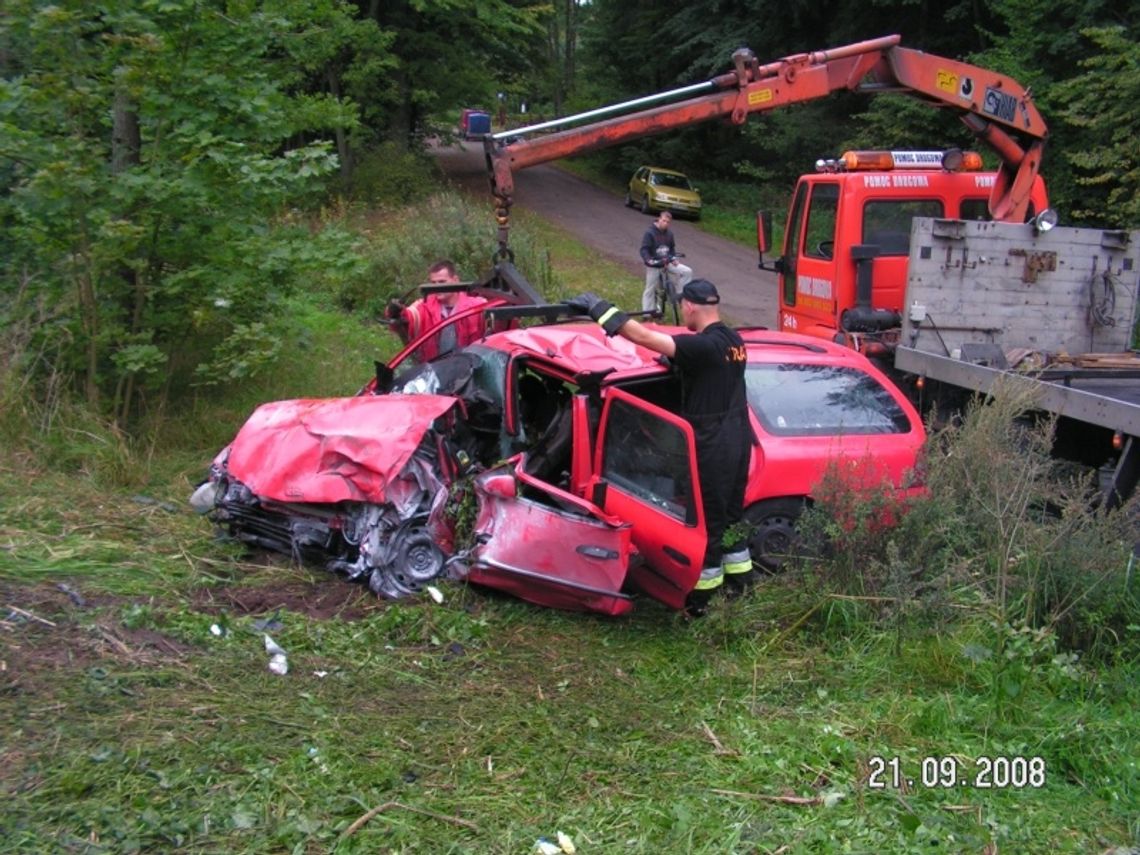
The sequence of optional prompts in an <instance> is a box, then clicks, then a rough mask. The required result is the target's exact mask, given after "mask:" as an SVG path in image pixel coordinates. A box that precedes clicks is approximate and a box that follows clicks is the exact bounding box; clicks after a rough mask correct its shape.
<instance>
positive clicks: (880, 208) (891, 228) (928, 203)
mask: <svg viewBox="0 0 1140 855" xmlns="http://www.w3.org/2000/svg"><path fill="white" fill-rule="evenodd" d="M944 216H946V214H945V209H944V208H943V205H942V202H940V201H939V200H938V199H898V200H878V201H874V202H868V203H867V204H866V205H865V206H864V208H863V243H865V244H874V245H875V246H877V247H878V248H879V255H880V256H883V255H909V254H910V221H911V220H913V219H914V218H915V217H944Z"/></svg>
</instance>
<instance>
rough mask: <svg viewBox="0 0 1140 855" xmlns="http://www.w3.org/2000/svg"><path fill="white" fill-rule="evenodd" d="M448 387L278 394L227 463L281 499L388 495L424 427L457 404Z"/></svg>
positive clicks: (260, 491)
mask: <svg viewBox="0 0 1140 855" xmlns="http://www.w3.org/2000/svg"><path fill="white" fill-rule="evenodd" d="M457 403H458V402H457V400H456V399H455V398H452V397H447V396H442V395H384V396H379V397H371V396H360V397H352V398H325V399H309V398H306V399H299V400H292V401H274V402H272V403H269V404H263V405H262V406H260V407H258V408H257V409H256V410H255V411H254V413H253V415H251V416H250V417H249V420H248V421H246V423H245V424H244V425H243V426H242V428H241V430H240V431H238V435H237V436H236V437H235V438H234V441H233V442H232V443H231V444H230V446H229V448H228V449H226V451H224V452H223V453H222V454H221V455H219V462H221V461H222V460H223V459H224V460H225V467H226V470H227V471H228V472H229V474H230V475H231V476H233V477H234V478H237V479H238V480H240V481H241V482H242V483H244V484H245V485H246V486H247V487H249V489H251V490H252V491H253V492H254V493H256V494H257V495H259V496H261V497H262V498H267V499H275V500H277V501H280V502H319V503H325V502H346V501H351V502H373V503H378V502H383V501H384V500H385V498H386V496H385V491H386V488H387V486H388V484H390V483H391V482H392V480H393V479H395V478H396V477H397V476H398V475H399V474H400V471H401V470H402V469H403V468H404V466H405V464H407V462H408V460H409V458H411V456H412V453H413V452H414V451H415V450H416V448H417V447H418V446H419V444H420V441H421V440H422V439H423V437H424V434H425V433H426V432H427V431H428V430H429V429H430V428H431V427H432V424H433V423H434V422H435V420H436V419H438V418H439V417H440V416H443V415H444V414H446V413H447V412H448V411H449V410H451V409H452V408H453V407H455V406H456V405H457Z"/></svg>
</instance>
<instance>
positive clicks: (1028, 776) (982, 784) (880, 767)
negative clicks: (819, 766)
mask: <svg viewBox="0 0 1140 855" xmlns="http://www.w3.org/2000/svg"><path fill="white" fill-rule="evenodd" d="M1045 780H1046V769H1045V760H1044V758H1042V757H1022V756H1020V755H1013V756H1010V757H1006V756H1003V755H1001V754H998V755H995V756H993V757H977V758H974V759H968V758H965V757H959V756H955V755H947V756H945V757H921V758H919V760H918V763H917V765H915V766H914V767H912V766H911V765H910V761H905V760H904V759H903V758H901V757H890V756H882V757H880V756H878V755H872V756H871V757H870V758H868V760H867V787H868V788H869V789H872V790H888V789H893V790H902V789H914V788H915V787H924V788H926V789H944V790H950V789H955V790H957V789H972V790H1000V789H1040V788H1041V787H1044V786H1045Z"/></svg>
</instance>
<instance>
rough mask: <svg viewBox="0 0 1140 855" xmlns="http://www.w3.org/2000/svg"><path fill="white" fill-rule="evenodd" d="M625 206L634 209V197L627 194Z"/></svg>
mask: <svg viewBox="0 0 1140 855" xmlns="http://www.w3.org/2000/svg"><path fill="white" fill-rule="evenodd" d="M625 206H626V207H627V208H632V207H633V197H632V196H630V195H629V193H628V192H627V193H626V194H625Z"/></svg>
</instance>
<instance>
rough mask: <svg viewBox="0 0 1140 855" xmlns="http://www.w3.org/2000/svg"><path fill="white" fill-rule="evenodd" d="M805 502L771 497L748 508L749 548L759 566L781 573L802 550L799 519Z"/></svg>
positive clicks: (746, 516)
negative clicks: (798, 527) (797, 524)
mask: <svg viewBox="0 0 1140 855" xmlns="http://www.w3.org/2000/svg"><path fill="white" fill-rule="evenodd" d="M804 505H805V502H804V500H803V499H769V500H768V501H766V502H757V503H756V504H755V505H752V506H751V507H749V508H747V509H745V511H744V522H745V523H747V525H748V526H749V528H750V529H751V534H749V535H748V549H749V550H750V551H751V552H752V563H753V565H754V566H755V567H756V569H758V570H760V571H761V572H762V573H779V572H780V571H781V570H783V569H784V568H785V567H786V566H787V564H788V561H789V560H790V559H792V558H794V557H796V556H797V555H800V554H802V551H803V550H802V544H801V542H800V538H799V535H798V534H797V533H796V522H797V521H798V520H799V518H800V515H801V514H802V513H803V511H804Z"/></svg>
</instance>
